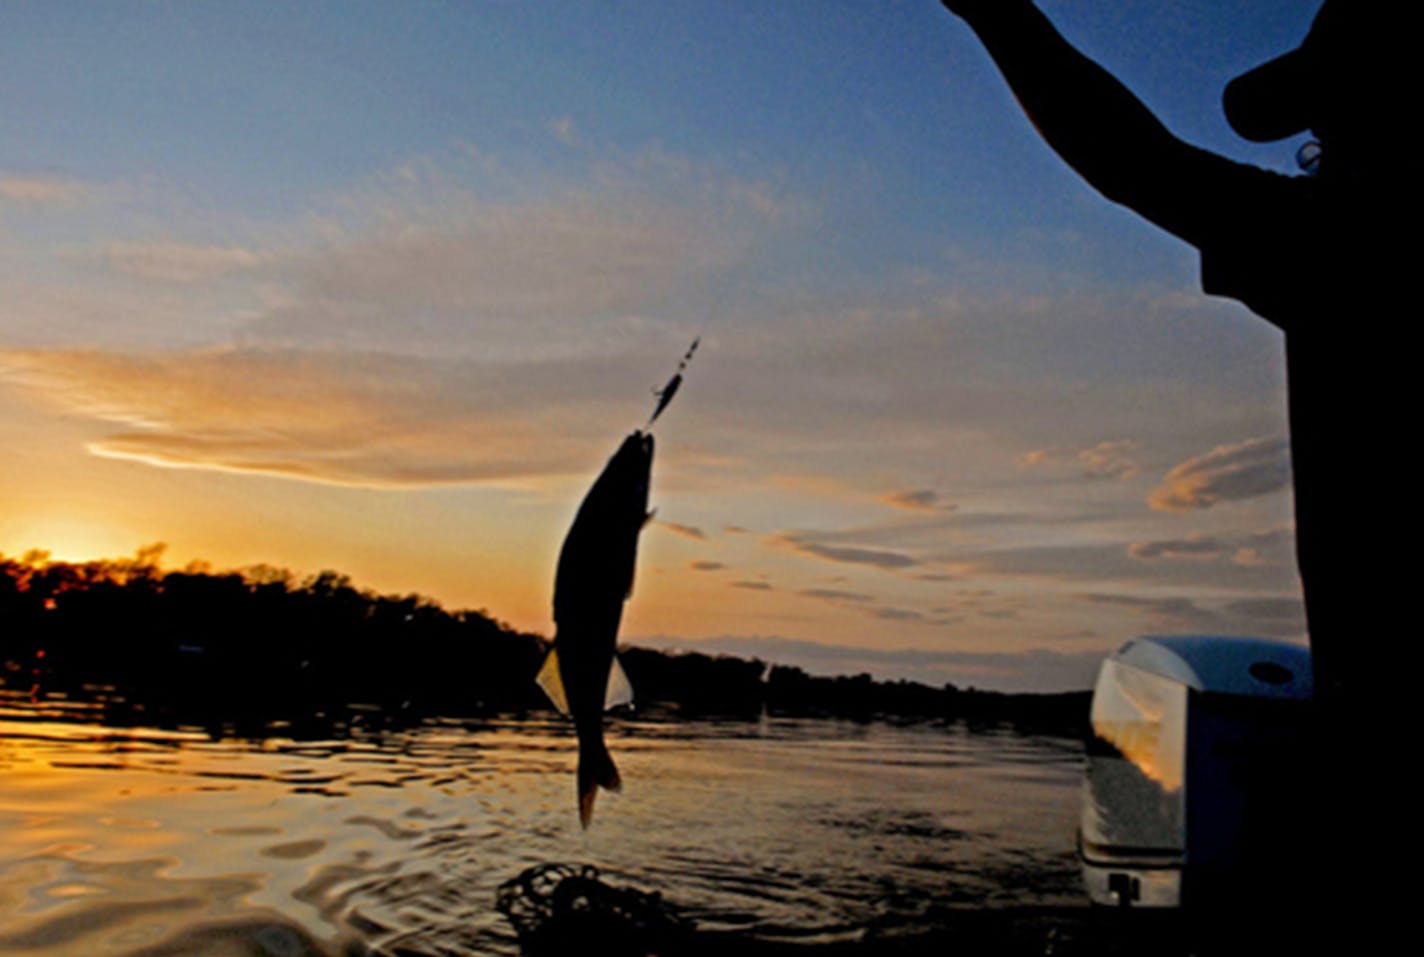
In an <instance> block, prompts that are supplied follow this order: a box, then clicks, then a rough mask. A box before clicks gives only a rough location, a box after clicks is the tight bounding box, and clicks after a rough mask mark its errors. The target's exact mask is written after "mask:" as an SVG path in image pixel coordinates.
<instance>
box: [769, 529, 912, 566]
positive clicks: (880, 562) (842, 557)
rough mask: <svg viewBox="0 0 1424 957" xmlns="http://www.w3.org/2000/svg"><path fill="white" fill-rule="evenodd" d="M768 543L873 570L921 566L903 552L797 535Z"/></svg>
mask: <svg viewBox="0 0 1424 957" xmlns="http://www.w3.org/2000/svg"><path fill="white" fill-rule="evenodd" d="M768 542H769V543H770V544H772V545H778V546H782V547H785V548H789V549H791V550H792V551H794V552H796V553H797V554H800V555H809V556H810V557H812V558H819V559H821V560H822V561H828V562H840V563H844V564H848V565H868V566H870V567H871V568H880V569H885V570H887V571H893V570H895V569H900V568H910V567H912V566H914V565H917V564H919V562H918V561H917V560H916V559H915V558H913V557H911V556H909V555H906V554H904V553H902V552H893V551H887V550H885V549H878V548H856V547H853V546H847V545H834V544H827V543H824V542H815V541H811V540H809V539H808V538H806V537H804V536H801V535H797V534H782V535H775V536H772V537H771V538H770V539H768Z"/></svg>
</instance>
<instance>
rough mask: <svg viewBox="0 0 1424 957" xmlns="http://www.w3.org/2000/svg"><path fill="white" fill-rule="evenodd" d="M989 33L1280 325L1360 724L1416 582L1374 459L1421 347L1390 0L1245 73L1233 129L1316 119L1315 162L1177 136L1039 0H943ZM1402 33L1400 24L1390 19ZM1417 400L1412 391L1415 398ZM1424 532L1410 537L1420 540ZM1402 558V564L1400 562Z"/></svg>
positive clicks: (1332, 640)
mask: <svg viewBox="0 0 1424 957" xmlns="http://www.w3.org/2000/svg"><path fill="white" fill-rule="evenodd" d="M942 3H943V5H944V6H945V7H946V8H948V9H949V10H950V11H952V12H953V13H956V14H958V15H959V16H960V17H961V18H963V19H964V20H965V22H967V23H968V24H969V26H970V27H971V28H972V29H973V30H974V32H975V33H976V34H977V35H978V36H979V38H980V40H981V41H982V42H983V44H984V46H985V48H986V49H987V50H988V52H989V54H990V56H992V57H993V59H994V61H995V63H996V64H997V65H998V67H999V69H1000V71H1001V72H1002V73H1003V75H1004V77H1005V78H1006V79H1007V81H1008V83H1009V86H1010V88H1011V89H1012V90H1013V92H1014V94H1015V96H1016V97H1017V98H1018V100H1019V102H1020V104H1021V105H1022V106H1023V108H1024V109H1025V111H1026V112H1027V113H1028V115H1029V117H1030V119H1032V121H1033V123H1034V125H1035V126H1036V127H1037V128H1038V130H1039V132H1040V133H1041V134H1042V136H1043V137H1044V139H1045V140H1047V142H1048V143H1049V145H1050V146H1052V147H1053V149H1054V150H1055V151H1057V152H1058V153H1059V155H1060V156H1062V157H1063V159H1064V160H1066V161H1067V162H1068V164H1069V165H1070V166H1072V167H1073V169H1075V170H1076V171H1077V172H1078V173H1079V174H1080V175H1082V176H1083V177H1084V178H1085V179H1086V180H1087V181H1088V183H1089V184H1090V185H1092V186H1093V187H1094V188H1096V189H1097V190H1098V191H1099V192H1101V193H1102V194H1103V195H1104V196H1106V197H1107V198H1108V199H1110V200H1113V201H1114V202H1117V203H1120V204H1123V205H1125V206H1127V207H1129V208H1131V209H1133V210H1135V211H1136V212H1138V213H1139V214H1141V215H1142V216H1143V217H1145V218H1146V219H1148V220H1149V221H1151V222H1152V223H1155V224H1156V225H1158V226H1160V227H1162V228H1163V229H1165V230H1167V231H1168V232H1170V233H1172V234H1173V235H1175V236H1178V237H1180V238H1181V239H1184V240H1186V241H1187V242H1189V243H1191V244H1192V245H1193V246H1195V247H1197V249H1198V250H1199V251H1200V253H1201V277H1202V287H1203V289H1204V291H1205V292H1207V293H1209V294H1214V295H1221V296H1228V297H1231V298H1234V299H1237V300H1239V301H1240V302H1242V303H1244V304H1245V305H1246V306H1247V307H1248V308H1249V309H1251V310H1252V311H1253V312H1255V313H1257V314H1258V315H1259V316H1262V317H1263V318H1265V319H1267V320H1268V321H1270V322H1271V323H1273V324H1274V325H1276V326H1277V327H1279V328H1280V329H1281V330H1282V331H1283V332H1284V334H1285V348H1286V375H1287V384H1288V389H1289V422H1290V434H1291V467H1292V478H1293V480H1294V489H1295V516H1296V552H1297V561H1298V564H1299V568H1300V574H1301V580H1302V584H1303V589H1304V594H1305V604H1306V618H1307V628H1308V632H1309V636H1310V642H1311V652H1312V658H1313V660H1314V665H1313V667H1314V670H1315V684H1316V696H1317V700H1318V701H1320V702H1321V707H1322V709H1323V710H1325V711H1327V712H1330V713H1331V715H1332V716H1331V718H1330V720H1338V721H1347V720H1348V721H1351V722H1355V723H1358V722H1363V721H1365V720H1366V718H1365V715H1366V714H1367V713H1368V712H1369V710H1370V709H1369V707H1368V702H1367V701H1366V698H1367V696H1368V695H1370V694H1371V693H1372V692H1371V691H1370V690H1369V687H1368V684H1367V682H1369V681H1377V680H1378V674H1377V673H1378V671H1379V669H1378V668H1377V667H1374V668H1372V662H1374V661H1377V660H1378V656H1379V655H1380V654H1381V649H1380V647H1379V645H1378V642H1379V641H1381V640H1384V639H1386V638H1388V637H1389V636H1390V635H1391V634H1396V633H1399V631H1400V629H1401V628H1402V626H1403V625H1404V621H1405V620H1404V619H1402V617H1401V616H1402V614H1403V611H1404V602H1405V601H1407V600H1408V599H1407V596H1408V595H1409V594H1410V589H1409V587H1408V583H1406V582H1404V580H1403V573H1402V569H1400V568H1398V567H1394V568H1391V567H1387V566H1390V565H1391V561H1392V560H1393V559H1392V553H1394V552H1395V551H1396V546H1397V543H1398V541H1399V539H1401V538H1402V537H1403V536H1404V533H1405V531H1406V530H1407V529H1408V528H1409V527H1410V523H1409V521H1408V520H1407V519H1402V518H1401V517H1400V516H1392V515H1391V514H1390V513H1389V511H1388V509H1389V508H1390V507H1391V506H1396V505H1398V504H1399V500H1398V499H1394V500H1391V499H1390V497H1389V496H1388V488H1387V487H1382V482H1381V472H1380V470H1379V469H1377V468H1372V467H1371V461H1370V459H1371V457H1372V456H1378V455H1388V454H1390V453H1391V451H1392V450H1393V449H1395V448H1398V447H1399V446H1400V444H1401V441H1402V440H1404V439H1406V438H1407V432H1406V430H1405V429H1404V428H1403V422H1402V418H1403V415H1404V413H1405V411H1406V410H1407V409H1408V408H1409V407H1411V405H1412V402H1411V400H1412V396H1409V395H1407V394H1406V393H1405V383H1408V382H1410V380H1411V378H1412V377H1411V375H1410V373H1411V372H1412V368H1411V367H1412V365H1413V363H1412V362H1411V361H1410V360H1409V359H1408V358H1407V355H1408V350H1407V349H1404V348H1401V346H1400V344H1399V343H1398V342H1395V341H1392V340H1391V339H1390V338H1389V337H1388V336H1387V335H1385V334H1382V333H1381V332H1380V330H1381V327H1382V326H1383V325H1384V323H1385V322H1386V321H1387V320H1388V318H1389V317H1390V316H1391V315H1392V314H1396V313H1397V312H1398V311H1399V306H1400V300H1401V299H1402V297H1403V295H1404V289H1403V284H1404V282H1405V279H1404V277H1405V276H1408V275H1409V270H1408V269H1406V268H1404V263H1403V261H1402V260H1403V256H1402V251H1403V249H1404V248H1405V247H1406V246H1407V244H1405V243H1401V242H1400V238H1399V233H1398V231H1397V230H1395V229H1391V228H1389V226H1390V223H1387V222H1386V220H1387V219H1388V220H1391V221H1397V222H1398V225H1400V226H1402V225H1403V224H1404V223H1405V222H1407V218H1408V213H1407V212H1406V209H1408V210H1411V211H1412V209H1413V208H1414V207H1413V206H1411V205H1410V202H1409V201H1410V200H1412V199H1413V198H1414V195H1415V194H1414V192H1413V189H1414V188H1413V187H1412V184H1410V183H1408V182H1407V181H1406V177H1405V176H1404V175H1403V173H1402V172H1401V170H1402V169H1403V164H1401V163H1400V162H1399V153H1400V142H1401V136H1402V134H1401V132H1400V131H1399V127H1400V123H1399V119H1398V118H1399V117H1401V116H1408V115H1410V114H1409V112H1408V111H1407V110H1405V109H1404V108H1403V104H1402V101H1403V98H1404V95H1405V93H1406V91H1411V90H1412V89H1413V88H1414V86H1415V84H1414V83H1412V82H1408V81H1406V80H1405V77H1404V71H1405V69H1406V68H1407V67H1406V64H1407V63H1408V62H1409V58H1408V57H1404V56H1392V55H1390V53H1389V48H1390V46H1391V44H1393V43H1396V42H1399V41H1398V38H1397V36H1393V37H1392V36H1391V35H1390V32H1391V31H1390V30H1389V18H1387V17H1385V15H1384V14H1385V10H1386V8H1385V6H1384V5H1383V4H1381V3H1379V2H1377V0H1351V2H1348V3H1347V2H1345V0H1326V2H1325V3H1324V4H1323V5H1322V7H1321V8H1320V9H1319V11H1318V13H1317V14H1316V17H1315V20H1314V22H1313V23H1312V26H1311V28H1310V31H1309V33H1308V35H1307V36H1306V38H1305V40H1304V41H1303V42H1302V43H1301V44H1300V46H1299V47H1298V48H1296V49H1294V50H1292V51H1290V52H1288V53H1286V54H1284V55H1282V56H1280V57H1277V58H1276V59H1274V60H1271V61H1269V62H1268V63H1265V64H1263V65H1261V66H1259V67H1256V68H1255V69H1253V70H1250V71H1249V72H1247V73H1244V74H1242V75H1241V76H1238V77H1237V78H1236V79H1234V80H1232V81H1231V82H1230V83H1229V84H1228V85H1227V87H1226V90H1225V93H1224V96H1223V105H1224V107H1225V111H1226V116H1227V120H1228V122H1229V123H1230V124H1231V126H1232V128H1233V129H1234V130H1235V131H1236V132H1237V133H1239V134H1240V135H1242V136H1243V137H1245V138H1246V139H1250V140H1254V141H1263V142H1264V141H1271V140H1277V139H1283V138H1285V137H1289V136H1294V135H1296V134H1299V133H1303V132H1307V131H1309V132H1310V133H1311V134H1312V135H1313V136H1314V137H1315V139H1316V141H1318V143H1312V144H1308V146H1307V147H1306V148H1304V149H1303V150H1302V156H1303V157H1304V158H1305V159H1307V160H1308V169H1309V170H1310V172H1309V173H1308V174H1307V175H1300V176H1287V175H1283V174H1279V173H1275V172H1271V171H1268V170H1264V169H1261V168H1258V167H1255V166H1250V165H1246V164H1242V163H1238V162H1235V161H1232V160H1229V159H1226V158H1224V157H1221V156H1218V155H1216V154H1214V153H1211V152H1208V151H1206V150H1203V149H1199V148H1198V147H1195V146H1192V145H1190V144H1188V143H1186V142H1183V141H1182V140H1180V139H1178V138H1177V137H1176V136H1174V135H1173V134H1172V133H1171V132H1169V131H1168V130H1167V128H1166V127H1165V126H1163V125H1162V123H1161V122H1159V121H1158V120H1157V118H1156V117H1155V116H1154V115H1153V114H1152V113H1151V112H1150V111H1149V110H1148V109H1147V107H1146V106H1144V105H1143V104H1142V103H1141V101H1139V100H1138V99H1137V97H1135V96H1134V95H1133V94H1132V93H1131V92H1129V91H1128V90H1127V88H1126V87H1124V86H1123V85H1122V84H1121V83H1120V82H1118V80H1116V79H1115V78H1114V77H1113V76H1112V75H1111V74H1109V73H1108V72H1107V71H1106V70H1104V69H1103V68H1102V67H1100V66H1098V65H1097V64H1096V63H1094V62H1092V61H1091V60H1089V59H1088V58H1087V57H1085V56H1084V55H1083V54H1081V53H1080V52H1078V51H1077V50H1076V49H1074V48H1073V47H1072V46H1071V45H1070V44H1069V43H1068V42H1067V41H1066V40H1065V39H1064V38H1063V37H1062V36H1061V35H1060V34H1059V33H1058V31H1057V30H1056V29H1055V28H1054V27H1053V25H1052V24H1051V23H1050V22H1049V20H1048V19H1047V18H1046V17H1045V16H1044V15H1043V14H1042V13H1041V12H1040V11H1039V10H1038V9H1037V8H1035V7H1034V5H1033V4H1032V3H1031V2H1030V0H942ZM1394 33H1395V34H1398V33H1399V31H1398V30H1395V31H1394ZM1406 403H1409V404H1406ZM1410 544H1412V543H1410ZM1393 564H1394V565H1395V566H1398V565H1399V564H1400V563H1399V562H1398V561H1393Z"/></svg>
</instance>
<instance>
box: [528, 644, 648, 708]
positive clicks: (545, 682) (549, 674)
mask: <svg viewBox="0 0 1424 957" xmlns="http://www.w3.org/2000/svg"><path fill="white" fill-rule="evenodd" d="M614 663H615V664H616V663H617V659H615V660H614ZM526 673H527V672H526ZM624 680H625V681H626V680H627V679H626V678H625V679H624ZM534 682H535V684H537V685H538V686H539V687H541V688H543V689H544V693H545V694H546V695H548V696H549V700H550V701H552V702H553V703H554V707H556V708H558V709H559V711H561V712H562V713H564V714H568V713H569V696H568V693H567V692H566V691H564V676H563V674H562V673H560V671H559V653H558V651H557V650H555V651H550V652H549V656H548V657H547V658H545V659H544V665H543V667H541V668H540V669H539V673H538V674H537V675H535V676H534Z"/></svg>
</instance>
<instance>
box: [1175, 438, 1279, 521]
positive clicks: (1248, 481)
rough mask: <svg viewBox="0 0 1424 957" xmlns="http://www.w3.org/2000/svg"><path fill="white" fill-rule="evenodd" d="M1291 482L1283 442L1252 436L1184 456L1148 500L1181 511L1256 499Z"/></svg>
mask: <svg viewBox="0 0 1424 957" xmlns="http://www.w3.org/2000/svg"><path fill="white" fill-rule="evenodd" d="M1289 484H1290V449H1289V446H1288V445H1287V443H1286V440H1285V439H1279V438H1277V439H1271V438H1254V439H1247V440H1245V441H1244V442H1237V443H1235V444H1234V445H1219V446H1217V447H1216V448H1214V449H1212V450H1211V451H1210V452H1207V453H1205V454H1203V455H1198V456H1195V457H1194V458H1190V459H1187V460H1186V461H1185V462H1182V463H1181V464H1180V465H1177V466H1176V467H1175V468H1173V469H1172V470H1171V471H1170V472H1168V473H1167V475H1166V477H1165V478H1164V479H1163V480H1162V484H1161V485H1160V486H1158V487H1157V488H1156V489H1155V490H1153V492H1152V494H1151V495H1150V496H1149V497H1148V500H1147V501H1148V504H1150V505H1151V506H1152V507H1153V508H1155V509H1159V510H1161V511H1167V512H1184V511H1189V510H1191V509H1199V508H1210V507H1211V506H1213V505H1216V504H1218V503H1220V502H1231V501H1238V500H1241V499H1248V498H1255V497H1257V496H1259V495H1266V494H1269V493H1271V492H1276V491H1279V490H1281V489H1283V488H1285V487H1287V486H1288V485H1289Z"/></svg>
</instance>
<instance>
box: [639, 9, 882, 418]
mask: <svg viewBox="0 0 1424 957" xmlns="http://www.w3.org/2000/svg"><path fill="white" fill-rule="evenodd" d="M891 20H892V17H891V16H888V15H882V16H880V17H879V18H878V22H877V24H876V29H875V30H874V31H872V32H870V33H868V34H865V35H864V38H865V41H866V42H865V44H864V46H865V48H866V49H870V50H879V49H880V45H881V43H882V41H883V40H884V39H885V37H886V36H887V35H888V33H889V27H888V26H887V25H888V24H889V22H890V21H891ZM859 62H860V61H858V60H856V59H855V58H853V57H846V58H845V61H844V65H843V66H842V67H841V68H840V69H839V70H837V71H835V72H834V73H832V74H831V77H830V79H829V80H828V81H827V82H826V83H824V84H822V85H821V87H822V88H823V89H826V90H833V91H834V90H839V89H841V87H842V85H843V84H844V82H845V81H846V79H847V78H848V77H849V76H850V75H851V72H852V71H853V70H854V69H855V67H856V66H857V65H858V63H859ZM869 86H870V83H869V80H868V79H867V78H866V75H865V73H862V74H861V77H860V81H859V82H858V83H856V84H855V85H854V87H853V89H852V90H850V91H848V93H854V94H856V95H855V96H850V95H845V96H842V97H840V98H839V99H838V100H836V101H833V102H832V103H831V105H830V106H828V107H827V108H826V109H825V110H822V111H821V115H820V118H819V119H818V120H817V121H816V124H815V126H814V127H813V128H812V130H811V134H810V135H809V136H807V137H806V139H805V141H804V142H803V143H802V145H801V148H800V149H799V150H797V151H796V153H795V155H794V157H793V159H792V162H791V165H790V166H789V167H787V169H786V173H785V175H784V176H782V177H781V182H780V184H779V185H778V186H777V187H776V189H775V190H774V191H773V192H772V195H771V197H770V211H769V212H768V213H766V214H765V215H763V216H762V217H761V219H760V221H759V222H758V224H757V226H756V227H755V229H754V230H753V231H752V235H751V238H750V240H749V241H748V242H747V244H746V246H745V247H744V249H743V253H742V256H741V261H742V262H743V263H746V262H750V261H751V259H752V254H753V253H754V252H755V251H756V250H757V249H758V248H759V247H761V246H762V244H763V243H764V242H765V240H766V238H767V234H768V231H769V230H770V229H771V227H772V226H773V225H774V224H775V222H776V220H777V219H778V218H779V217H778V212H779V211H780V209H781V206H782V203H783V202H784V201H785V199H786V196H787V194H788V193H789V192H790V191H791V187H792V185H793V184H794V183H795V182H796V181H797V179H798V178H799V175H800V172H801V170H802V169H803V168H804V167H805V165H806V164H807V162H808V161H809V159H810V156H811V151H812V150H813V149H814V148H815V147H817V146H818V145H819V144H820V143H821V141H822V140H823V139H824V138H825V135H826V132H827V130H828V129H829V128H830V125H831V121H832V120H833V119H834V118H835V117H836V116H838V115H839V114H840V113H841V112H843V111H842V110H838V109H836V108H835V107H836V105H837V103H842V102H851V103H856V102H862V101H863V99H864V98H863V96H861V94H863V93H865V92H866V91H867V90H868V89H869ZM745 284H746V282H745V280H743V281H742V283H741V285H745ZM737 285H738V283H736V282H734V281H728V282H724V283H718V284H717V285H716V287H715V289H714V291H713V295H712V301H711V302H710V303H709V304H708V306H707V312H706V313H705V314H704V316H703V317H702V321H701V322H700V323H699V324H698V326H697V328H698V332H697V334H696V336H695V337H694V338H693V340H692V345H691V346H689V347H688V350H687V352H686V353H685V354H684V355H683V357H682V360H681V361H680V362H678V365H677V371H676V372H675V373H673V376H672V378H670V379H668V381H667V383H666V384H664V385H663V387H662V388H661V389H658V388H654V389H653V390H652V391H653V396H654V398H655V400H656V404H655V406H654V408H653V414H652V415H651V416H649V418H648V422H647V425H645V426H643V428H644V430H646V429H648V428H650V427H651V426H652V424H653V422H654V421H655V420H656V419H657V418H658V416H659V415H661V414H662V412H663V410H664V409H666V408H667V406H668V403H670V402H671V401H672V397H673V396H674V395H675V394H676V393H677V390H678V389H679V388H680V387H681V385H682V374H683V372H684V371H686V369H687V364H688V363H689V362H690V361H691V360H692V355H693V353H694V352H696V351H697V346H698V345H699V344H700V343H701V342H702V337H703V336H704V335H705V334H706V331H707V329H708V328H709V327H710V326H711V325H712V322H713V321H714V320H715V319H716V318H717V317H718V316H719V315H721V314H722V311H723V309H724V307H725V305H726V302H727V299H728V298H729V297H730V295H731V293H732V292H733V289H734V287H735V286H737Z"/></svg>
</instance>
